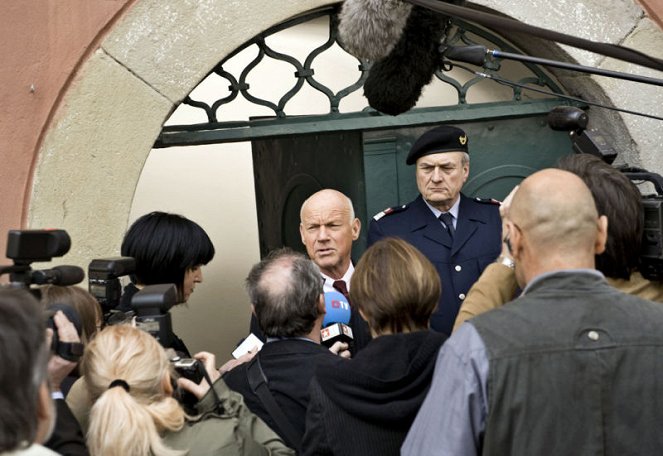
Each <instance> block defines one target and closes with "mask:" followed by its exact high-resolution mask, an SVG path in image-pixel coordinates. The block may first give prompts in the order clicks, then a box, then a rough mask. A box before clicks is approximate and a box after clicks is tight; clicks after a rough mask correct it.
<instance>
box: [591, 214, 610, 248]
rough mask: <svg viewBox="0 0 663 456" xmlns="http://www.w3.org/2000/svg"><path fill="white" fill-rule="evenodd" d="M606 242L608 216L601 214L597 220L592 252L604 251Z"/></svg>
mask: <svg viewBox="0 0 663 456" xmlns="http://www.w3.org/2000/svg"><path fill="white" fill-rule="evenodd" d="M607 242H608V217H606V216H605V215H602V216H600V217H599V220H598V233H597V235H596V243H595V244H594V253H595V254H596V255H600V254H602V253H603V252H605V245H606V243H607Z"/></svg>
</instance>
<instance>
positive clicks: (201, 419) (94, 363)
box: [82, 325, 294, 456]
mask: <svg viewBox="0 0 663 456" xmlns="http://www.w3.org/2000/svg"><path fill="white" fill-rule="evenodd" d="M197 357H198V358H199V359H200V360H201V361H203V363H204V365H205V367H206V370H207V372H208V374H209V376H210V378H211V379H212V380H215V381H214V388H213V390H212V389H210V388H209V387H208V386H205V385H206V382H205V380H203V382H202V383H201V384H200V385H196V384H194V383H192V382H191V381H188V380H186V379H182V378H181V379H178V385H179V386H180V387H182V388H186V389H188V390H189V391H190V392H192V393H193V394H195V395H196V397H198V398H199V399H200V402H199V403H198V412H199V413H200V414H199V415H198V416H196V417H189V416H187V415H186V414H185V413H184V410H183V409H182V407H181V405H180V404H179V402H177V400H176V399H174V398H173V396H172V393H173V386H172V383H171V378H172V377H171V376H172V371H171V366H170V364H171V363H170V362H169V360H168V358H167V355H166V352H165V351H164V349H163V348H162V347H161V346H160V345H159V343H158V342H157V341H156V340H155V339H154V338H153V337H152V336H150V335H149V334H147V333H145V332H143V331H141V330H139V329H136V328H133V327H131V326H128V325H119V326H111V327H108V328H106V329H105V330H103V331H101V332H100V333H98V334H97V336H96V337H95V338H94V340H93V341H92V342H91V343H90V344H89V345H88V346H87V348H86V353H85V355H84V358H83V362H82V367H83V375H84V379H85V385H86V387H87V390H88V391H89V394H90V398H91V399H92V401H93V402H94V405H93V406H92V410H91V412H90V421H89V427H88V433H87V439H88V447H89V449H90V454H92V455H104V456H113V455H118V456H120V455H132V456H140V455H154V456H160V455H183V454H189V455H199V454H224V455H225V454H227V455H243V454H245V455H261V454H288V455H290V454H294V452H293V451H292V450H290V449H288V448H287V447H285V444H284V443H283V441H282V440H281V439H280V438H279V437H278V436H277V435H276V434H275V433H274V432H273V431H272V430H271V429H269V428H268V427H267V425H265V424H264V423H263V422H262V421H261V420H260V419H259V418H257V417H256V416H254V415H253V414H252V413H251V412H250V411H249V410H248V408H246V407H245V405H244V402H243V400H242V397H241V396H240V395H239V394H236V393H234V392H232V391H230V390H229V389H228V387H227V386H226V385H225V383H224V382H223V380H222V379H219V378H218V377H219V374H218V372H217V371H216V369H215V368H214V364H215V360H214V356H213V355H212V354H210V353H200V354H198V355H197ZM214 392H215V393H216V394H214ZM215 396H216V397H217V398H218V399H219V400H218V403H217V401H216V400H215V399H216V398H215Z"/></svg>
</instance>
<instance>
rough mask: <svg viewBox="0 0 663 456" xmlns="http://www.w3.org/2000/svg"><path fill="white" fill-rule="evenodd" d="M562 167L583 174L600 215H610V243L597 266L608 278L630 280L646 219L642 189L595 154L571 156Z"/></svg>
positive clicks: (578, 174) (599, 256)
mask: <svg viewBox="0 0 663 456" xmlns="http://www.w3.org/2000/svg"><path fill="white" fill-rule="evenodd" d="M558 167H559V168H560V169H563V170H566V171H569V172H572V173H573V174H576V175H577V176H578V177H580V178H581V179H582V180H583V181H584V182H585V184H586V185H587V187H589V190H590V191H591V192H592V196H593V197H594V202H595V203H596V209H597V211H598V213H599V215H605V216H606V217H608V242H607V244H606V248H605V252H603V253H602V254H601V255H597V256H596V269H598V270H599V271H601V272H602V273H603V274H605V275H606V276H607V277H612V278H621V279H627V280H628V279H629V278H630V277H631V273H632V272H633V271H634V270H636V269H637V268H638V265H639V263H640V248H641V245H642V236H643V231H644V218H645V215H644V208H643V206H642V195H641V194H640V191H639V190H638V188H637V187H636V186H635V185H634V184H633V182H631V180H630V179H629V178H628V177H626V176H625V175H624V174H623V173H622V172H621V171H619V170H618V169H616V168H613V167H612V166H610V165H608V164H607V163H605V162H604V161H603V160H601V159H600V158H598V157H596V156H594V155H590V154H574V155H568V156H566V157H562V158H561V159H560V160H559V165H558Z"/></svg>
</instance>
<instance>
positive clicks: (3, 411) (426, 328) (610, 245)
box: [0, 126, 663, 456]
mask: <svg viewBox="0 0 663 456" xmlns="http://www.w3.org/2000/svg"><path fill="white" fill-rule="evenodd" d="M469 153H470V152H469V141H468V137H467V135H466V134H465V132H463V131H462V130H460V129H458V128H455V127H449V126H441V127H437V128H434V129H432V130H430V131H428V132H426V133H425V134H424V135H423V136H422V137H421V138H419V139H418V140H417V141H416V142H415V144H414V145H413V147H412V149H411V151H410V154H409V155H408V158H407V163H408V164H410V165H415V176H416V182H417V187H418V189H419V193H420V195H419V196H418V197H417V198H416V199H415V200H414V201H413V202H411V203H409V204H406V205H403V206H394V207H392V208H389V209H386V210H385V211H383V212H381V213H379V214H377V215H376V216H375V217H374V218H373V220H372V221H371V222H370V225H369V235H368V244H369V247H368V249H367V250H366V251H365V252H364V254H363V255H362V256H361V258H360V259H359V260H358V262H357V263H356V264H354V263H353V261H352V258H351V248H352V244H353V242H354V241H356V240H357V239H358V238H359V234H360V230H361V223H360V221H359V219H358V218H357V217H355V213H354V209H353V204H352V201H351V200H350V199H348V198H347V197H346V196H345V195H344V194H343V193H341V192H339V191H337V190H333V189H322V190H320V191H319V192H317V193H315V194H313V195H311V196H310V197H309V198H308V199H307V200H306V201H305V202H304V204H303V205H302V207H301V212H300V218H301V223H300V233H301V239H302V243H303V245H304V247H305V250H306V253H307V255H304V254H301V253H298V252H295V251H293V250H291V249H288V248H283V249H279V250H275V251H273V252H270V253H269V255H267V256H266V257H265V258H264V259H262V260H261V261H260V262H259V263H257V264H256V265H254V266H253V268H252V269H251V270H250V271H249V272H248V275H247V279H246V290H247V294H248V298H249V301H250V303H251V310H252V322H251V324H250V327H251V331H252V332H253V333H255V334H256V335H257V336H258V337H259V338H261V339H262V340H263V341H264V345H263V346H262V348H261V349H260V350H251V351H249V353H247V354H245V355H243V356H241V357H239V359H236V360H233V361H229V362H227V363H225V364H224V365H223V366H222V367H221V368H218V367H217V362H216V358H215V356H214V355H212V354H211V353H208V352H200V353H196V354H194V355H193V358H195V359H197V360H198V365H199V366H200V369H201V372H200V373H201V376H202V379H198V380H197V381H193V380H192V379H191V378H186V377H180V376H178V374H177V372H176V371H175V370H174V369H173V362H172V361H173V359H174V358H173V356H174V355H179V356H180V357H185V358H188V357H190V356H191V355H190V353H189V350H188V348H187V346H186V345H185V344H184V342H183V341H182V340H181V339H179V338H177V337H174V338H172V339H171V340H173V341H175V342H174V343H173V344H172V345H170V346H168V347H164V346H162V345H161V344H159V342H158V341H157V340H156V339H155V338H154V337H152V336H151V335H150V334H148V333H147V332H145V331H142V330H140V329H138V328H136V327H134V326H133V325H132V324H131V323H127V324H119V325H112V326H108V327H106V328H104V329H101V327H102V326H103V315H102V310H101V308H100V307H99V304H98V303H97V302H96V301H95V299H94V298H92V297H91V295H89V294H88V293H87V292H85V291H84V290H82V289H80V288H76V287H56V286H48V287H44V288H42V290H41V303H39V302H38V301H37V300H36V299H35V298H34V297H33V296H32V295H31V294H30V293H28V292H27V291H25V290H14V289H0V344H1V347H2V350H0V362H1V363H2V364H3V368H2V369H0V384H1V385H2V391H1V392H0V454H1V455H4V454H25V455H42V454H43V455H49V454H65V455H66V454H72V455H79V454H92V455H179V454H190V455H196V454H245V455H249V454H250V455H253V454H284V455H285V454H305V455H320V454H321V455H325V454H329V455H332V454H336V455H353V454H357V455H365V454H380V455H384V454H404V455H428V454H431V455H433V454H435V455H454V456H458V455H460V456H462V455H478V454H484V455H529V454H546V455H548V454H551V455H569V454H583V455H584V454H644V455H656V454H663V437H661V436H660V432H658V427H659V426H658V423H660V422H661V421H659V420H662V419H663V407H662V405H663V404H662V403H659V399H661V400H662V401H663V397H661V395H660V389H661V388H660V385H661V384H663V365H662V364H661V359H663V332H662V331H661V330H660V328H661V327H662V326H663V306H661V304H660V303H661V302H663V284H661V283H658V282H651V281H648V280H647V279H645V278H644V277H643V276H642V275H641V274H640V272H639V270H638V259H639V250H640V242H641V239H642V236H643V224H644V222H643V219H644V215H643V207H642V203H641V195H640V192H639V191H638V190H637V188H636V187H635V186H634V185H633V184H632V183H631V181H630V180H629V179H628V178H627V177H625V176H624V175H623V174H622V173H621V172H620V171H618V170H617V169H615V168H613V167H611V166H610V165H608V164H606V163H604V162H603V161H601V160H600V159H599V158H597V157H593V156H588V155H583V154H577V155H570V156H568V157H566V158H564V159H563V160H561V162H560V163H559V166H558V168H556V169H544V170H541V171H538V172H535V173H534V174H532V175H530V176H529V177H527V178H526V179H524V180H523V181H522V183H521V184H520V185H519V186H518V187H517V188H515V189H514V190H513V191H512V192H511V194H510V195H509V196H508V197H507V198H506V199H505V200H504V201H503V202H502V203H501V204H499V203H497V202H495V201H493V200H484V199H479V198H475V199H472V198H468V197H466V196H465V195H463V194H462V187H463V184H464V183H465V181H466V180H467V177H468V175H469V166H470V155H469ZM214 253H215V252H214V246H213V245H212V242H211V241H210V239H209V237H208V236H207V235H206V233H205V231H204V230H203V229H202V228H201V227H200V226H199V225H197V224H196V223H194V222H192V221H190V220H188V219H186V218H184V217H181V216H178V215H174V214H167V213H163V212H155V213H151V214H147V215H145V216H143V217H141V218H139V219H138V220H136V222H134V223H133V224H132V226H131V227H130V228H129V230H128V232H127V234H126V236H125V239H124V242H123V243H122V254H123V255H128V256H132V257H134V258H135V259H136V272H135V273H134V274H133V276H132V284H130V285H129V286H128V287H127V289H126V290H125V293H124V296H123V299H122V302H121V304H120V308H121V309H122V310H130V309H131V308H132V301H131V299H132V297H133V296H134V295H136V294H137V293H138V292H139V291H140V290H141V289H142V288H144V287H146V286H149V285H151V284H160V283H173V284H175V285H176V287H177V294H178V301H179V302H186V300H187V299H188V297H189V296H190V294H191V293H192V292H193V290H194V288H195V286H196V285H197V284H198V283H200V282H201V281H202V270H201V268H202V266H204V265H206V264H207V263H208V262H209V261H211V260H212V258H213V257H214ZM334 291H335V292H338V293H341V294H343V295H344V296H345V297H346V299H347V301H348V303H349V306H350V309H349V317H348V319H347V321H346V324H347V327H349V329H350V332H351V334H352V337H351V338H350V339H351V342H349V343H348V342H336V343H334V344H333V345H331V347H326V346H324V345H322V343H321V342H322V336H321V333H322V331H323V325H324V319H325V314H326V304H325V293H330V292H334ZM62 305H68V306H70V307H72V308H73V309H75V313H76V315H77V316H78V317H77V318H71V317H70V314H69V313H68V311H67V310H66V309H64V308H63V307H62ZM47 310H50V312H49V313H45V312H46V311H47ZM45 316H49V317H50V319H51V320H50V321H51V322H52V329H46V325H45V320H46V318H45ZM72 320H74V321H72ZM54 333H56V334H57V336H58V340H59V341H60V343H63V344H68V345H70V346H75V347H78V346H80V352H82V357H81V356H74V355H71V356H70V355H67V354H63V353H64V352H61V351H57V350H56V351H53V350H52V349H51V345H52V344H51V339H52V337H53V334H54ZM66 353H69V354H72V353H74V354H75V353H78V352H77V351H76V350H69V351H68V352H66ZM659 367H661V370H659ZM184 394H189V395H191V396H193V397H194V402H195V405H194V409H193V411H190V410H188V409H185V408H184V407H183V402H184V401H183V400H182V397H183V395H184Z"/></svg>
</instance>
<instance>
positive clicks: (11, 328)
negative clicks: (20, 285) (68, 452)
mask: <svg viewBox="0 0 663 456" xmlns="http://www.w3.org/2000/svg"><path fill="white" fill-rule="evenodd" d="M45 335H46V324H45V316H44V313H43V311H42V309H41V306H40V305H39V303H38V302H37V300H36V299H35V298H34V297H33V296H32V295H31V294H30V293H29V292H27V291H25V290H17V289H0V366H1V367H0V452H2V453H4V452H5V451H11V450H14V449H17V448H18V446H19V445H20V444H21V443H23V442H30V443H32V442H34V440H35V438H36V435H37V425H38V414H37V410H38V406H39V405H38V404H39V387H40V386H41V385H42V383H43V382H44V380H45V379H46V373H47V370H46V369H47V363H48V355H49V351H48V347H46V337H45Z"/></svg>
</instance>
